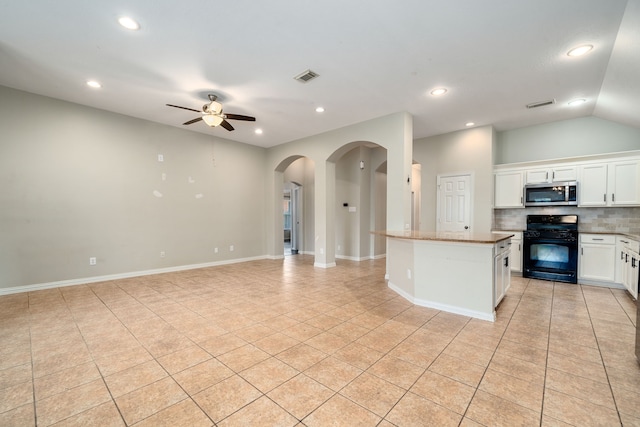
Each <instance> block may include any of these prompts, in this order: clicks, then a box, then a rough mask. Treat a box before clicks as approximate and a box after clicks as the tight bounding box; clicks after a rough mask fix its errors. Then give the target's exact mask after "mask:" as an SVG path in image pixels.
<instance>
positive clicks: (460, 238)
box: [371, 230, 513, 244]
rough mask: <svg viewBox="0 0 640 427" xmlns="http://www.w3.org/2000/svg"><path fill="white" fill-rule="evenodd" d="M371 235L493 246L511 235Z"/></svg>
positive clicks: (420, 233)
mask: <svg viewBox="0 0 640 427" xmlns="http://www.w3.org/2000/svg"><path fill="white" fill-rule="evenodd" d="M371 233H372V234H376V235H378V236H385V237H393V238H396V239H408V240H431V241H440V242H459V243H485V244H495V243H498V242H502V241H503V240H507V239H510V238H511V237H513V234H510V233H509V232H500V234H493V233H470V232H466V231H461V232H443V231H389V230H384V231H372V232H371Z"/></svg>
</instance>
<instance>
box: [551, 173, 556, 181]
mask: <svg viewBox="0 0 640 427" xmlns="http://www.w3.org/2000/svg"><path fill="white" fill-rule="evenodd" d="M555 180H556V171H553V172H552V173H551V181H555Z"/></svg>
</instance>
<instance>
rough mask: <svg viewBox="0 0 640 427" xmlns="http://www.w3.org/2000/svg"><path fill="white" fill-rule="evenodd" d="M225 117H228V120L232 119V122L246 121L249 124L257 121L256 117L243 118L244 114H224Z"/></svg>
mask: <svg viewBox="0 0 640 427" xmlns="http://www.w3.org/2000/svg"><path fill="white" fill-rule="evenodd" d="M224 115H225V116H226V118H227V119H231V120H245V121H247V122H255V121H256V118H255V117H251V116H243V115H242V114H229V113H224Z"/></svg>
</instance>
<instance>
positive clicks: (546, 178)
mask: <svg viewBox="0 0 640 427" xmlns="http://www.w3.org/2000/svg"><path fill="white" fill-rule="evenodd" d="M544 180H545V181H549V172H548V171H547V174H546V175H545V176H544Z"/></svg>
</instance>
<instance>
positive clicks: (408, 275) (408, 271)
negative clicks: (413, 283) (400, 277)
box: [407, 268, 411, 279]
mask: <svg viewBox="0 0 640 427" xmlns="http://www.w3.org/2000/svg"><path fill="white" fill-rule="evenodd" d="M407 279H411V269H410V268H407Z"/></svg>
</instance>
